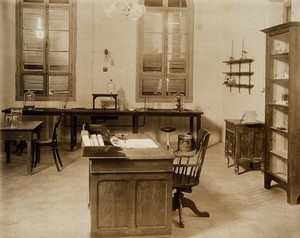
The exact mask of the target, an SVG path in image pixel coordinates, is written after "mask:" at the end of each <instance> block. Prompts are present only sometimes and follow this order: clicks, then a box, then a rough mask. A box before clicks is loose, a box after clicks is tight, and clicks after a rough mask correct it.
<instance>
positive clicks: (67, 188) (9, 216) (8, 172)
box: [0, 143, 300, 238]
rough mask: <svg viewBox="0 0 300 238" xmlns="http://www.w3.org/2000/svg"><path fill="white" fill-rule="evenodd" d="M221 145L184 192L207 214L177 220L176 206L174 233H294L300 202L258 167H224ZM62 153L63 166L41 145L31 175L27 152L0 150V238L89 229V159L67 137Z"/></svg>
mask: <svg viewBox="0 0 300 238" xmlns="http://www.w3.org/2000/svg"><path fill="white" fill-rule="evenodd" d="M223 150H224V144H222V143H221V144H217V145H215V146H212V147H210V148H209V149H208V150H207V156H206V161H205V163H204V167H203V171H202V175H201V184H200V185H199V186H198V187H196V188H195V189H194V190H193V193H192V194H189V195H187V196H188V197H191V198H192V199H193V200H194V201H195V202H196V204H197V205H198V206H199V208H200V210H205V211H208V212H209V213H210V217H209V218H200V217H196V216H195V215H194V214H193V213H192V212H191V211H189V210H188V209H184V219H185V224H186V227H185V228H179V226H178V214H177V211H174V212H173V237H174V238H179V237H180V238H188V237H191V238H192V237H205V238H216V237H219V238H227V237H230V238H236V237H238V238H239V237H243V238H248V237H249V238H253V237H255V238H266V237H267V238H296V237H297V238H298V237H299V234H300V205H288V203H287V202H286V193H285V191H284V190H283V189H281V188H279V187H276V186H274V188H272V189H271V190H266V189H264V188H263V174H262V173H261V171H259V170H253V171H245V173H242V174H240V175H235V174H234V172H233V167H230V168H227V167H226V164H225V160H224V156H223ZM46 153H48V152H46ZM61 154H62V158H63V162H64V165H65V167H64V169H63V171H62V172H60V173H59V172H57V171H56V168H55V165H54V163H53V160H52V157H51V154H47V156H46V155H45V152H44V153H43V158H42V162H41V163H40V164H39V165H38V168H37V169H36V170H35V173H34V174H33V175H32V176H28V175H27V174H26V153H24V154H23V155H22V156H17V155H12V161H11V163H10V164H6V163H5V158H4V153H3V152H2V153H1V156H0V159H1V162H0V179H1V180H0V181H1V187H0V237H1V238H27V237H28V238H29V237H30V238H48V237H49V238H52V237H56V238H88V237H89V230H90V216H89V208H88V161H87V159H84V158H81V150H80V149H78V150H77V151H75V152H70V151H69V150H68V149H67V146H66V145H62V146H61ZM246 167H247V165H245V168H242V169H241V170H244V169H247V168H246Z"/></svg>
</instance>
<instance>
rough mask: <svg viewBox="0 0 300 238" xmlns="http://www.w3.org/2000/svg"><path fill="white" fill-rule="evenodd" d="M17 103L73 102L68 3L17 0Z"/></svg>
mask: <svg viewBox="0 0 300 238" xmlns="http://www.w3.org/2000/svg"><path fill="white" fill-rule="evenodd" d="M17 12H18V14H17V23H18V27H17V46H18V50H17V59H18V65H17V74H16V81H17V83H16V85H17V100H22V99H23V95H24V93H25V92H27V91H28V90H31V91H33V92H34V93H35V95H36V99H37V100H52V99H55V100H59V99H60V98H64V99H65V98H69V99H71V98H74V94H75V86H74V85H75V83H74V59H73V58H74V57H73V55H74V52H73V50H74V39H75V37H73V34H74V29H73V28H74V24H73V1H72V0H20V1H19V3H18V10H17Z"/></svg>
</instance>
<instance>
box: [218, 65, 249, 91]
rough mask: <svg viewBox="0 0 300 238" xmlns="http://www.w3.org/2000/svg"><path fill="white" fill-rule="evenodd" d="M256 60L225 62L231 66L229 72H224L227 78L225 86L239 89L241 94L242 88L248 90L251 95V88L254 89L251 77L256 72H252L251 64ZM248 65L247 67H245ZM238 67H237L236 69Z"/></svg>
mask: <svg viewBox="0 0 300 238" xmlns="http://www.w3.org/2000/svg"><path fill="white" fill-rule="evenodd" d="M253 61H254V59H237V60H236V59H231V60H227V61H223V63H225V64H226V65H229V71H227V72H223V74H225V76H226V78H225V80H224V83H223V84H224V85H225V86H227V87H229V88H230V92H231V88H238V90H239V92H240V89H241V88H246V89H248V90H249V94H250V93H251V88H253V87H254V85H253V84H251V76H252V75H253V74H254V72H252V71H251V63H252V62H253ZM243 65H246V66H247V67H246V68H245V67H243ZM235 66H236V67H235Z"/></svg>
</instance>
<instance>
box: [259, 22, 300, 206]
mask: <svg viewBox="0 0 300 238" xmlns="http://www.w3.org/2000/svg"><path fill="white" fill-rule="evenodd" d="M262 31H263V32H264V33H266V46H267V47H266V80H265V81H266V100H265V101H266V111H265V116H266V141H267V144H266V158H265V173H264V174H265V185H264V186H265V188H266V189H270V188H271V182H272V181H274V182H275V183H276V184H278V185H280V186H281V187H283V188H284V189H285V190H286V192H287V202H288V203H289V204H299V203H300V150H299V148H300V141H299V138H300V134H299V132H300V114H299V111H300V103H299V95H300V80H299V79H300V67H299V66H300V22H289V23H285V24H281V25H277V26H274V27H271V28H268V29H264V30H262Z"/></svg>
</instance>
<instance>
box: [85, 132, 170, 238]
mask: <svg viewBox="0 0 300 238" xmlns="http://www.w3.org/2000/svg"><path fill="white" fill-rule="evenodd" d="M129 138H137V139H141V138H148V137H145V135H144V136H143V135H136V134H135V135H130V136H129ZM157 145H158V144H157ZM82 154H83V155H82V156H83V157H87V158H89V161H90V165H89V166H90V168H89V176H90V210H91V236H92V237H136V236H138V237H156V236H157V237H172V217H171V215H172V214H171V213H172V166H173V158H174V157H173V155H172V154H170V153H169V152H168V151H166V150H165V149H164V148H163V147H161V146H159V145H158V147H157V148H131V149H116V148H115V147H113V146H94V147H93V146H88V147H83V148H82Z"/></svg>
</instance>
